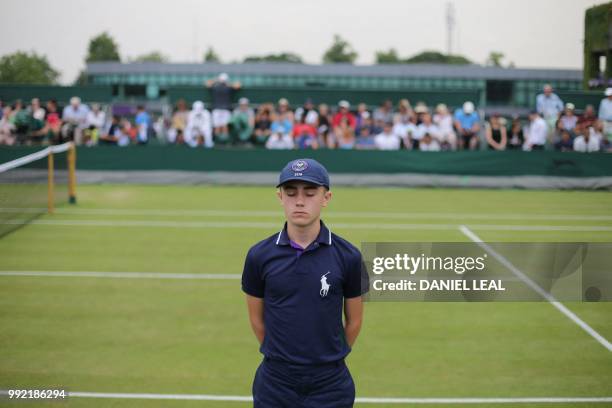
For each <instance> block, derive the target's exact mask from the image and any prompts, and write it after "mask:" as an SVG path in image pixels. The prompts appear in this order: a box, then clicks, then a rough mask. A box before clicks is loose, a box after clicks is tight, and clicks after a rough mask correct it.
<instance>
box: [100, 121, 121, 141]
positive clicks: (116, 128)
mask: <svg viewBox="0 0 612 408" xmlns="http://www.w3.org/2000/svg"><path fill="white" fill-rule="evenodd" d="M120 127H121V118H120V117H119V116H117V115H113V118H112V119H111V122H110V123H109V124H108V126H107V127H106V129H104V130H103V131H102V133H101V134H100V137H99V138H98V144H99V145H112V146H117V145H118V143H119V136H120V135H119V133H120V131H121V129H120Z"/></svg>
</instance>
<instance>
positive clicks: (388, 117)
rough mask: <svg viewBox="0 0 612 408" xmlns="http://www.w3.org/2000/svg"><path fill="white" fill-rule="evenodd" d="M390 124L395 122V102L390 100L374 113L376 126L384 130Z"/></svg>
mask: <svg viewBox="0 0 612 408" xmlns="http://www.w3.org/2000/svg"><path fill="white" fill-rule="evenodd" d="M388 122H393V102H392V101H391V100H390V99H387V100H385V101H384V102H383V103H382V104H381V105H380V107H378V109H376V110H375V111H374V126H377V127H379V128H381V129H382V128H383V127H384V124H385V123H388Z"/></svg>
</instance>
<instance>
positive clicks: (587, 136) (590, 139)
mask: <svg viewBox="0 0 612 408" xmlns="http://www.w3.org/2000/svg"><path fill="white" fill-rule="evenodd" d="M574 150H575V151H577V152H582V153H591V152H598V151H599V150H601V137H600V135H599V134H598V133H597V132H596V131H594V130H593V127H585V128H582V129H581V130H580V134H579V135H578V136H577V137H576V138H575V139H574Z"/></svg>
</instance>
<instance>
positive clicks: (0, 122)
mask: <svg viewBox="0 0 612 408" xmlns="http://www.w3.org/2000/svg"><path fill="white" fill-rule="evenodd" d="M12 110H13V109H12V108H11V107H10V106H5V107H4V108H3V109H2V119H0V145H7V146H12V145H14V144H15V141H16V140H17V138H16V137H15V134H14V132H15V125H14V124H13V123H12V122H11V116H12V115H11V113H12Z"/></svg>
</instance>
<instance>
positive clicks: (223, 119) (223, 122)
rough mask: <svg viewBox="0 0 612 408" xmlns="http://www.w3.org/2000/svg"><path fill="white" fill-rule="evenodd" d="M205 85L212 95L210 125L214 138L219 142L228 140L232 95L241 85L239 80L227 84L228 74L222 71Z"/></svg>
mask: <svg viewBox="0 0 612 408" xmlns="http://www.w3.org/2000/svg"><path fill="white" fill-rule="evenodd" d="M206 87H207V88H209V89H210V92H211V95H212V108H213V110H212V125H213V127H214V133H215V139H216V140H217V141H218V142H220V143H227V142H228V141H229V129H228V125H229V121H230V119H231V113H230V109H231V107H232V97H233V95H234V93H235V92H237V91H238V90H239V89H240V88H241V87H242V85H241V84H240V82H234V83H233V84H231V85H230V84H229V76H228V75H227V74H226V73H225V72H222V73H221V74H219V76H218V77H217V80H216V81H213V80H209V81H207V82H206Z"/></svg>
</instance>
